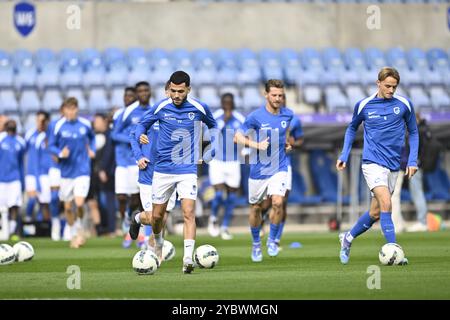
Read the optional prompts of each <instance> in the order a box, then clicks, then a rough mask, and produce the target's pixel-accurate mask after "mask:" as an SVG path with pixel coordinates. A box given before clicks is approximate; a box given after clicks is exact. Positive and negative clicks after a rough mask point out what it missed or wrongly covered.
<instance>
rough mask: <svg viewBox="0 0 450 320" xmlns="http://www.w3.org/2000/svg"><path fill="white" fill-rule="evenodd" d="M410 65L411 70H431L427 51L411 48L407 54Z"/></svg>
mask: <svg viewBox="0 0 450 320" xmlns="http://www.w3.org/2000/svg"><path fill="white" fill-rule="evenodd" d="M407 59H408V65H409V68H410V69H416V70H420V71H425V70H429V69H430V66H429V65H428V60H427V55H426V53H425V51H423V50H422V49H420V48H411V49H409V50H408V52H407Z"/></svg>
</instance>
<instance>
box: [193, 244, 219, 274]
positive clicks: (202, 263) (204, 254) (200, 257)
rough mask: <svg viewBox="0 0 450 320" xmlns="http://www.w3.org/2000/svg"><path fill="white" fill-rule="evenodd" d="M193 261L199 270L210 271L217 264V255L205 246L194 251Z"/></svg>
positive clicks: (212, 249)
mask: <svg viewBox="0 0 450 320" xmlns="http://www.w3.org/2000/svg"><path fill="white" fill-rule="evenodd" d="M194 261H195V263H196V264H197V265H198V266H199V267H200V268H205V269H212V268H214V267H215V266H216V265H217V263H218V262H219V253H218V252H217V250H216V248H214V247H213V246H211V245H209V244H205V245H202V246H200V247H198V248H197V249H195V252H194Z"/></svg>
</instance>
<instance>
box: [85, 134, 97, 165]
mask: <svg viewBox="0 0 450 320" xmlns="http://www.w3.org/2000/svg"><path fill="white" fill-rule="evenodd" d="M87 137H88V139H89V145H88V154H89V158H91V159H94V158H95V152H96V151H97V148H96V146H95V134H94V131H93V130H92V127H87Z"/></svg>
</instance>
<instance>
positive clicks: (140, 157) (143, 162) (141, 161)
mask: <svg viewBox="0 0 450 320" xmlns="http://www.w3.org/2000/svg"><path fill="white" fill-rule="evenodd" d="M135 134H136V126H134V127H133V128H132V129H131V131H130V137H129V139H130V140H129V142H130V144H131V151H132V152H133V157H134V159H135V160H136V163H137V165H138V167H139V169H141V170H144V169H145V168H146V167H147V164H148V163H149V162H150V160H149V159H148V158H147V157H144V154H143V153H142V149H141V145H140V143H139V142H138V141H137V140H136V139H135V138H134V137H135Z"/></svg>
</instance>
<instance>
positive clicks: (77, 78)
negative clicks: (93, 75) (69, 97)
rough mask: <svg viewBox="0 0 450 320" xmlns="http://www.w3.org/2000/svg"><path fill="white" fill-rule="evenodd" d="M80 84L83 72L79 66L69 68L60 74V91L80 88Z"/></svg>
mask: <svg viewBox="0 0 450 320" xmlns="http://www.w3.org/2000/svg"><path fill="white" fill-rule="evenodd" d="M82 82H83V71H82V68H81V65H79V64H76V65H74V66H72V67H70V69H68V70H64V71H63V72H62V73H61V74H60V86H61V88H62V89H66V88H68V87H78V86H81V84H82Z"/></svg>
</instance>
